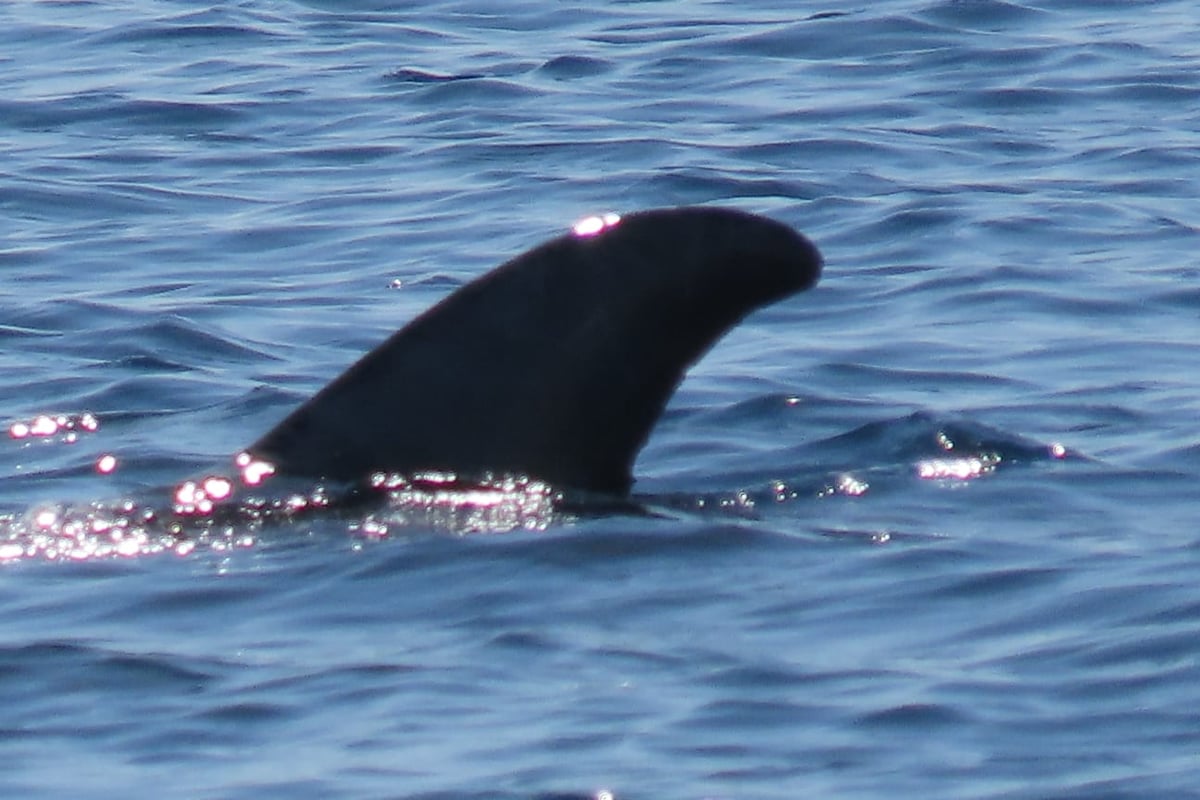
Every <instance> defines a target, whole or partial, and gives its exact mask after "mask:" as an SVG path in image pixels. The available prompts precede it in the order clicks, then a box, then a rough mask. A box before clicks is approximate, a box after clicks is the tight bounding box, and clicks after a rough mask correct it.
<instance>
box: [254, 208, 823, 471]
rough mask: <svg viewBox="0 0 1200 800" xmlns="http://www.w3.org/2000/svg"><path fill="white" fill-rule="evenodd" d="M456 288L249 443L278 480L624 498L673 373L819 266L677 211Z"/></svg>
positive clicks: (763, 231)
mask: <svg viewBox="0 0 1200 800" xmlns="http://www.w3.org/2000/svg"><path fill="white" fill-rule="evenodd" d="M593 227H594V228H599V229H600V230H599V231H598V232H589V231H588V230H587V229H585V228H577V232H576V233H572V234H567V235H564V236H561V237H559V238H557V239H553V240H551V241H549V242H547V243H545V244H543V245H541V246H539V247H536V248H534V249H533V250H530V251H529V252H527V253H525V254H524V255H521V256H518V257H517V258H515V259H513V260H512V261H509V262H508V263H506V264H504V265H502V266H500V267H498V268H496V269H495V270H493V271H491V272H489V273H487V274H486V275H483V276H482V277H480V278H478V279H476V280H474V281H472V282H471V283H469V284H467V285H466V286H463V287H462V288H461V289H459V290H458V291H456V292H454V293H453V294H451V295H450V296H449V297H447V298H445V299H444V300H442V301H441V302H440V303H438V304H437V305H435V306H433V307H432V308H430V309H429V310H427V311H426V312H425V313H423V314H421V315H420V316H418V317H417V318H416V319H414V320H413V321H412V322H410V323H409V324H408V325H406V326H405V327H404V328H402V329H401V330H399V331H398V332H396V333H395V334H393V335H392V336H391V337H390V338H389V339H387V340H386V341H385V342H383V343H382V344H381V345H379V346H378V347H376V348H375V349H374V350H372V351H371V352H369V353H367V354H366V355H365V356H363V358H362V359H360V360H359V361H358V362H357V363H356V364H354V365H353V366H351V367H350V368H349V369H348V370H346V372H344V373H343V374H342V375H341V376H340V377H338V378H337V379H335V380H334V381H333V382H332V383H330V384H329V385H328V386H326V387H325V388H324V389H322V390H321V391H320V392H318V393H317V394H316V395H315V396H313V397H312V399H310V400H309V401H308V402H306V403H304V404H303V405H301V406H300V407H299V408H298V409H296V410H295V411H294V412H292V413H291V414H290V415H289V416H288V417H287V418H286V419H284V420H283V422H281V423H280V424H279V425H277V426H276V427H275V428H274V429H273V430H271V431H270V432H269V433H267V434H266V435H265V436H263V437H262V438H261V439H259V440H258V441H257V442H256V443H255V444H254V445H252V446H251V447H250V448H249V452H250V453H251V454H252V455H253V456H255V457H257V458H261V459H265V460H267V461H269V462H271V463H273V464H274V465H275V467H276V469H277V470H278V471H280V472H282V473H286V474H293V475H303V476H309V477H316V478H325V479H332V480H340V481H357V480H364V479H366V477H367V476H368V475H370V474H371V473H372V472H377V471H383V472H398V473H413V472H418V471H424V470H444V471H451V472H455V473H457V474H459V475H465V476H472V475H483V474H484V473H488V472H491V473H495V474H501V473H508V474H523V475H529V476H532V477H535V478H539V479H541V480H544V481H547V482H548V483H550V484H552V485H554V486H558V487H561V488H574V489H584V490H589V491H595V492H605V493H614V494H623V493H625V492H627V491H628V490H629V488H630V486H631V484H632V482H633V478H632V468H633V462H634V459H635V458H636V456H637V453H638V450H640V449H641V447H642V445H643V444H644V443H645V441H646V439H647V437H648V436H649V435H650V430H651V428H653V426H654V423H655V421H656V420H657V419H658V417H659V414H660V413H661V412H662V410H663V408H664V407H665V406H666V404H667V401H668V399H669V398H670V396H671V394H672V393H673V392H674V390H675V387H676V386H677V385H678V384H679V382H680V381H681V380H682V379H683V376H684V372H685V371H686V369H687V368H688V366H690V365H691V364H692V363H694V362H695V361H696V360H697V359H699V358H700V356H701V355H703V354H704V352H705V351H707V350H708V349H709V348H710V347H711V346H712V345H713V343H715V342H716V341H717V339H719V338H720V337H721V335H722V334H724V333H725V332H726V331H727V330H728V329H729V328H730V327H732V326H733V325H734V324H736V323H737V322H738V321H739V320H740V319H742V317H744V316H745V315H746V314H748V313H749V312H751V311H753V310H754V309H755V308H758V307H759V306H762V305H764V304H766V303H770V302H772V301H775V300H779V299H780V298H783V297H786V296H787V295H790V294H792V293H793V292H797V291H800V290H802V289H807V288H809V287H810V286H812V285H813V284H814V283H816V280H817V277H818V275H819V274H820V270H821V256H820V253H819V252H818V251H817V249H816V247H814V246H813V245H812V244H811V243H810V242H809V241H808V240H807V239H805V238H804V237H803V236H801V235H800V234H798V233H796V232H795V231H793V230H792V229H790V228H788V227H787V226H785V225H782V224H780V223H778V222H774V221H772V220H769V219H766V218H764V217H759V216H754V215H751V214H747V213H743V212H740V211H731V210H726V209H716V208H680V209H664V210H657V211H645V212H640V213H636V214H631V215H629V216H627V217H625V218H623V219H621V220H620V221H619V222H615V218H614V217H611V216H610V217H609V218H607V223H606V222H605V221H604V220H599V219H597V220H596V221H595V224H594V225H593Z"/></svg>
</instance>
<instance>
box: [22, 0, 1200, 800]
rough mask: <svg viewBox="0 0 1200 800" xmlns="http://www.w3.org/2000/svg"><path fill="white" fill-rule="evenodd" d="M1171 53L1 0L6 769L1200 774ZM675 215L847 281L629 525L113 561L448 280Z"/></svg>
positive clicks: (62, 789) (344, 791)
mask: <svg viewBox="0 0 1200 800" xmlns="http://www.w3.org/2000/svg"><path fill="white" fill-rule="evenodd" d="M1198 43H1200V22H1198V21H1197V17H1196V13H1195V8H1194V6H1193V4H1191V3H1186V2H1182V1H1181V0H1162V1H1161V2H1154V1H1151V0H1147V1H1146V2H1128V3H1099V2H1077V1H1076V0H1038V1H1037V2H1025V3H1016V2H1002V1H1001V0H881V1H880V2H873V3H844V2H837V1H836V0H834V1H831V2H828V3H824V4H809V3H797V2H782V1H781V0H776V1H775V2H771V1H770V0H748V1H747V2H739V3H724V2H701V0H664V1H662V2H610V3H576V2H569V1H564V2H553V3H548V2H530V1H526V0H512V1H511V2H507V1H506V2H502V3H501V2H495V1H494V0H493V1H492V2H486V1H481V2H473V1H471V0H465V1H459V0H403V1H401V2H383V1H382V0H379V1H377V2H372V1H371V0H363V1H362V2H333V1H332V0H321V1H317V0H314V1H313V2H287V1H285V0H242V2H237V3H225V4H202V3H194V2H182V1H177V2H150V0H127V1H126V2H103V3H102V2H16V3H7V4H4V5H3V6H0V154H2V158H0V270H2V272H0V275H2V276H3V279H2V280H0V342H2V347H0V375H3V380H2V381H0V417H2V418H3V421H4V427H5V429H6V430H7V431H8V432H9V433H8V435H7V436H5V437H3V438H0V515H3V516H0V556H3V560H4V563H3V565H0V691H2V696H3V698H4V701H3V707H2V710H0V760H2V761H3V763H4V769H3V770H2V771H0V795H3V796H6V797H8V796H11V797H25V798H110V797H129V796H139V797H159V798H231V799H232V798H277V797H278V798H427V799H432V798H514V799H516V798H522V799H523V798H530V799H532V798H537V799H538V800H550V798H557V799H558V800H564V799H565V798H600V797H607V796H609V795H610V794H611V795H612V796H615V797H617V798H796V797H830V798H896V797H914V798H915V797H921V798H1089V799H1090V798H1147V797H1200V788H1197V787H1200V747H1198V745H1197V743H1198V741H1200V740H1198V738H1197V731H1200V600H1198V599H1197V597H1198V595H1197V589H1196V587H1197V586H1198V585H1200V533H1198V527H1197V519H1198V513H1197V512H1198V510H1200V504H1198V503H1197V500H1196V486H1197V480H1198V479H1200V430H1198V428H1197V419H1200V370H1198V369H1197V364H1198V362H1200V346H1198V345H1197V341H1196V340H1197V335H1198V334H1200V265H1198V264H1197V258H1196V252H1197V250H1198V245H1200V203H1198V202H1197V197H1200V44H1198ZM686 204H711V205H724V206H731V207H736V208H741V209H745V210H750V211H754V212H758V213H762V214H766V215H768V216H771V217H774V218H776V219H779V220H781V221H784V222H786V223H788V224H790V225H793V226H795V227H796V228H797V229H799V230H802V231H804V232H805V233H806V234H807V235H809V236H810V237H811V238H812V239H813V240H814V241H815V242H817V243H818V244H819V246H820V247H821V249H822V250H823V252H824V254H825V257H826V272H825V276H824V278H823V280H822V283H821V285H820V286H819V287H818V288H817V289H815V290H813V291H812V292H810V293H806V294H802V295H799V296H797V297H795V298H792V299H789V300H787V301H786V302H784V303H781V304H779V305H777V306H773V307H771V308H769V309H766V310H764V311H762V312H760V313H758V314H756V315H754V316H753V317H751V318H750V319H749V320H747V322H746V323H745V324H744V325H743V326H741V327H740V328H738V329H737V330H736V331H734V332H733V333H732V334H731V335H730V336H729V337H727V338H726V339H725V340H724V341H723V342H722V343H721V344H720V345H719V346H718V347H717V348H716V349H714V350H713V351H712V352H711V353H710V354H709V355H708V356H707V357H706V358H705V359H704V360H703V361H701V362H700V363H699V364H697V365H696V366H695V367H694V368H693V370H692V371H691V374H690V376H689V378H688V379H687V380H686V381H685V383H684V384H683V386H682V387H681V388H680V391H679V393H678V394H677V395H676V397H675V398H674V400H673V401H672V404H671V406H670V408H669V409H668V411H667V413H666V415H665V416H664V418H663V420H662V421H661V424H660V425H659V427H658V429H657V430H656V432H655V435H654V437H653V438H652V440H651V441H650V443H649V445H648V447H647V448H646V450H645V451H644V452H643V454H642V456H641V457H640V459H639V462H638V465H637V470H636V471H637V475H638V476H639V480H638V484H637V486H636V491H637V492H638V495H639V497H642V498H644V500H645V502H646V503H647V504H648V505H649V506H650V507H652V508H653V509H654V510H655V511H656V512H658V516H633V515H610V516H599V517H598V518H586V519H575V520H572V519H569V518H553V519H548V520H545V519H540V518H539V519H538V520H535V522H537V524H528V525H526V524H523V522H522V521H520V520H518V524H516V525H515V526H509V527H513V528H514V529H513V530H509V531H507V532H500V531H498V530H497V529H496V526H492V527H489V526H488V525H486V524H485V525H472V524H462V523H463V520H462V519H461V518H454V519H450V520H447V519H444V518H441V517H428V518H422V517H415V518H414V517H412V516H403V515H397V514H398V512H397V514H393V515H391V516H389V515H388V513H387V510H386V509H385V510H382V511H380V510H373V511H371V512H370V513H369V514H365V513H342V514H336V513H330V514H322V513H318V514H312V515H304V516H301V517H298V518H296V519H294V520H292V521H290V522H287V521H284V522H279V523H278V524H268V525H251V524H233V525H231V526H228V527H227V528H222V529H220V530H213V531H211V532H209V533H206V534H205V535H203V536H194V537H191V538H189V539H187V542H188V543H187V544H186V546H183V547H175V546H173V542H168V543H167V544H165V545H164V544H163V542H162V541H156V540H151V539H145V538H137V537H136V536H134V532H135V530H137V529H138V526H139V525H140V524H141V522H140V521H139V519H140V518H138V517H137V514H138V513H140V511H139V510H138V509H141V508H143V507H146V506H151V507H152V506H154V504H156V503H158V504H160V505H161V504H162V503H163V502H169V495H170V492H171V489H172V487H173V486H175V485H176V483H177V482H178V481H181V480H182V479H184V478H186V477H188V476H195V475H201V474H204V473H205V471H207V470H212V469H216V468H220V467H224V466H227V465H228V464H229V458H230V456H231V455H232V454H234V453H236V452H237V451H238V450H239V449H240V448H242V447H245V446H246V445H247V444H248V443H249V442H251V441H253V440H254V439H255V438H257V436H258V435H259V434H261V433H262V432H263V431H264V430H266V429H268V428H269V427H270V426H271V425H272V424H274V423H275V422H276V421H278V420H279V419H281V418H282V416H283V415H284V414H286V413H287V411H288V410H290V409H291V408H292V407H294V406H295V405H296V404H297V403H298V402H300V401H301V400H302V399H303V398H305V397H307V396H309V395H310V394H311V393H312V392H313V391H315V390H316V389H318V388H319V387H320V386H322V385H323V384H324V383H325V382H326V381H328V380H329V379H330V378H331V377H333V376H334V375H336V374H337V373H338V372H339V371H340V370H341V369H343V368H344V367H345V366H347V365H348V364H350V363H351V362H352V361H354V360H355V358H357V357H358V355H360V354H361V353H363V352H365V351H366V350H367V349H369V348H370V347H371V346H373V345H374V344H376V343H378V342H379V341H381V340H382V339H383V338H385V337H386V336H387V335H388V334H389V333H390V332H391V331H393V330H395V329H396V328H398V327H399V326H400V325H402V324H403V323H404V322H405V321H407V320H408V319H410V318H412V317H413V316H414V315H415V314H416V313H418V312H419V311H421V310H422V309H424V308H426V307H428V306H429V305H431V304H432V303H434V302H436V301H437V300H438V299H440V298H441V297H444V296H445V295H446V294H447V293H448V292H450V291H451V290H453V289H454V288H455V287H458V286H461V285H462V284H463V283H465V282H466V281H468V280H470V279H471V278H473V277H475V276H477V275H480V274H482V273H483V272H484V271H486V270H487V269H489V268H490V267H492V266H494V265H496V264H498V263H500V262H502V261H504V260H506V259H508V258H510V257H512V256H514V255H516V254H518V253H519V252H521V251H522V250H524V249H526V248H528V247H531V246H533V245H535V244H536V243H538V242H540V241H543V240H545V239H547V238H549V237H551V236H555V235H558V234H559V233H561V232H562V231H565V230H566V229H567V227H568V226H569V225H570V224H571V223H572V222H574V221H575V220H576V219H578V218H580V217H582V216H584V215H587V214H591V213H596V212H602V211H610V210H611V211H617V212H628V211H633V210H637V209H642V208H651V207H660V206H674V205H686ZM531 356H532V357H536V354H531ZM482 388H486V387H482ZM413 390H414V391H419V390H420V387H413ZM43 418H44V419H43ZM413 422H416V423H419V421H413ZM105 456H109V457H111V459H112V460H111V461H108V462H105V461H104V458H105ZM105 464H107V466H109V467H114V468H113V469H111V470H110V471H105V468H104V466H103V465H105ZM468 522H469V521H468ZM543 523H544V524H543ZM121 526H125V527H124V528H122V527H121ZM477 529H482V530H477ZM488 530H490V531H491V532H486V531H488ZM121 542H125V544H121Z"/></svg>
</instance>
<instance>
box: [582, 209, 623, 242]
mask: <svg viewBox="0 0 1200 800" xmlns="http://www.w3.org/2000/svg"><path fill="white" fill-rule="evenodd" d="M620 221H621V217H620V215H619V214H613V213H612V212H609V213H607V214H597V215H594V216H591V217H584V218H583V219H581V220H579V221H578V222H576V223H575V224H574V225H573V226H572V227H571V231H572V232H573V233H574V234H575V235H576V236H579V237H581V238H585V237H588V236H595V235H596V234H597V233H600V232H602V231H605V230H608V229H609V228H611V227H613V226H614V225H616V224H617V223H618V222H620Z"/></svg>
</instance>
